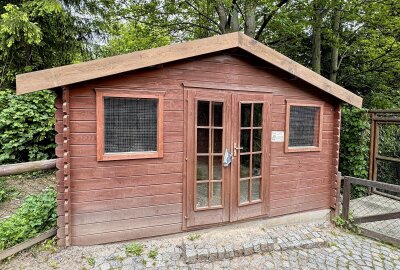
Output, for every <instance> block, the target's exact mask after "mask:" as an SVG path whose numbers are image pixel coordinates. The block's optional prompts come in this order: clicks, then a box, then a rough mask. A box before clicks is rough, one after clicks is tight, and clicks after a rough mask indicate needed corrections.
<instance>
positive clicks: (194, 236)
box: [187, 233, 201, 241]
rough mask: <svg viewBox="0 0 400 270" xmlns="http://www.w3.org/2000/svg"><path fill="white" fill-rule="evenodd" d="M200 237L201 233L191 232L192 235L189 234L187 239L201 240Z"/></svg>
mask: <svg viewBox="0 0 400 270" xmlns="http://www.w3.org/2000/svg"><path fill="white" fill-rule="evenodd" d="M200 238H201V235H200V234H198V233H193V234H191V235H189V236H188V237H187V239H188V240H189V241H196V240H199V239H200Z"/></svg>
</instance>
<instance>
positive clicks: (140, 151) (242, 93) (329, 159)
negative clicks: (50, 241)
mask: <svg viewBox="0 0 400 270" xmlns="http://www.w3.org/2000/svg"><path fill="white" fill-rule="evenodd" d="M42 89H54V90H55V92H56V93H57V99H56V104H55V106H56V119H57V122H56V127H55V128H56V130H57V132H58V134H57V136H56V142H57V144H58V147H57V149H56V155H57V157H58V160H57V168H58V171H57V177H56V178H57V190H58V197H57V199H58V208H57V212H58V220H57V224H58V228H59V229H58V234H57V235H58V238H59V243H60V244H61V245H67V246H69V245H92V244H100V243H107V242H116V241H124V240H130V239H137V238H144V237H151V236H158V235H164V234H172V233H178V232H182V231H186V230H193V229H198V228H203V227H207V226H216V225H221V224H227V223H231V222H237V221H243V220H247V219H252V218H265V219H269V218H273V217H278V216H284V215H288V214H293V213H301V212H306V211H316V210H321V209H326V210H329V209H332V208H335V207H336V200H335V197H336V191H337V189H336V186H337V174H338V159H339V135H340V104H341V103H342V102H347V103H349V104H352V105H354V106H356V107H361V104H362V99H361V98H360V97H358V96H356V95H355V94H353V93H351V92H349V91H348V90H346V89H344V88H342V87H340V86H339V85H336V84H334V83H332V82H331V81H329V80H327V79H325V78H324V77H322V76H320V75H318V74H316V73H314V72H313V71H311V70H309V69H308V68H306V67H304V66H302V65H300V64H298V63H296V62H294V61H293V60H291V59H289V58H287V57H285V56H284V55H282V54H280V53H278V52H276V51H274V50H272V49H271V48H269V47H267V46H265V45H263V44H261V43H259V42H257V41H255V40H254V39H251V38H249V37H247V36H245V35H244V34H241V33H231V34H226V35H221V36H215V37H211V38H206V39H200V40H195V41H190V42H186V43H182V44H174V45H170V46H164V47H160V48H155V49H150V50H145V51H139V52H134V53H130V54H125V55H120V56H114V57H109V58H104V59H100V60H94V61H89V62H85V63H79V64H73V65H67V66H63V67H57V68H52V69H48V70H42V71H36V72H31V73H27V74H21V75H18V76H17V93H18V94H25V93H29V92H33V91H38V90H42Z"/></svg>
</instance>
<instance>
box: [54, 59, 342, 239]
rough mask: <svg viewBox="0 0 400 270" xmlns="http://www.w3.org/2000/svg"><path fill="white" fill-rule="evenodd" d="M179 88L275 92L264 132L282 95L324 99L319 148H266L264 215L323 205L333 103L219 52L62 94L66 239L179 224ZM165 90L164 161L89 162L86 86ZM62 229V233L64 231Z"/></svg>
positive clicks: (281, 114) (130, 235)
mask: <svg viewBox="0 0 400 270" xmlns="http://www.w3.org/2000/svg"><path fill="white" fill-rule="evenodd" d="M183 82H193V83H213V84H218V83H220V84H232V85H233V84H234V85H237V86H246V87H251V86H254V87H257V88H263V89H265V91H267V92H273V105H272V130H281V131H283V130H284V129H285V113H286V105H285V100H286V99H301V100H308V101H312V100H318V101H323V102H324V115H323V134H322V138H323V142H322V143H323V148H322V151H321V152H308V153H285V151H284V143H271V168H270V174H271V183H270V194H269V196H270V198H269V200H270V215H271V216H278V215H284V214H289V213H295V212H301V211H307V210H315V209H327V208H329V207H330V203H331V198H332V196H333V195H334V194H332V186H333V181H334V179H335V174H336V173H337V159H338V143H339V141H338V139H339V135H338V132H339V129H338V127H339V125H340V122H339V117H340V114H339V113H338V110H339V109H338V108H339V107H338V104H339V103H338V101H337V100H336V99H334V98H332V97H330V96H328V95H327V94H323V93H322V91H320V90H319V89H317V88H315V87H313V86H311V85H309V84H307V83H305V82H303V81H301V80H298V79H296V78H294V77H293V76H291V75H288V74H287V73H285V72H283V71H280V70H278V69H277V68H276V67H274V66H272V65H269V64H266V63H265V62H263V61H261V60H258V59H256V58H254V57H252V56H250V55H248V54H246V53H243V52H241V51H227V52H224V53H217V54H211V55H206V56H202V57H197V58H194V59H187V60H183V61H178V62H174V63H169V64H164V65H162V66H157V67H153V68H148V69H143V70H140V71H135V72H128V73H124V74H121V75H118V76H111V77H108V78H103V79H97V80H94V81H89V82H85V83H80V84H77V85H71V86H70V87H69V88H70V96H69V131H70V133H69V143H68V147H69V148H68V152H69V176H70V179H71V182H70V185H71V186H70V191H71V192H70V195H71V197H70V213H71V216H70V218H71V219H70V220H71V221H70V222H71V224H70V225H71V226H70V234H71V238H70V240H71V244H72V245H87V244H97V243H105V242H114V241H122V240H129V239H134V238H142V237H148V236H154V235H162V234H169V233H174V232H179V231H181V230H182V225H183V216H184V215H183V203H184V202H183V192H184V190H183V182H184V181H185V179H184V177H183V175H184V171H183V170H184V166H183V162H184V120H183V119H184V111H183V110H184V94H183V86H182V83H183ZM101 87H104V88H113V89H124V90H125V91H136V90H141V91H142V90H148V91H152V90H153V91H165V103H164V157H163V158H161V159H142V160H120V161H103V162H97V160H96V133H95V132H96V112H95V108H96V107H95V106H96V104H95V91H94V88H101ZM59 102H60V101H59V99H58V100H57V104H56V106H57V127H56V129H57V131H58V135H57V137H56V141H57V143H58V144H59V146H58V148H57V156H58V157H59V160H60V161H59V162H58V163H57V167H58V168H59V171H58V173H57V180H58V185H59V189H58V190H59V200H58V202H59V206H58V213H59V215H60V217H59V219H58V225H59V226H60V229H59V232H58V236H59V237H60V238H61V240H60V243H66V242H65V235H66V234H67V235H68V231H66V230H65V228H68V227H67V226H66V224H65V221H66V219H65V217H64V218H63V214H64V215H65V213H66V210H65V206H64V195H65V194H64V192H65V187H64V186H61V185H62V184H64V183H63V182H62V181H63V180H62V177H61V175H64V171H63V170H64V167H63V166H61V165H62V164H61V163H64V159H63V155H62V154H64V153H65V151H66V150H65V143H64V138H63V134H62V125H63V123H62V121H61V120H60V119H61V118H62V114H63V111H62V108H60V104H59ZM63 228H64V229H63Z"/></svg>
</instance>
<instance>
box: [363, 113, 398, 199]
mask: <svg viewBox="0 0 400 270" xmlns="http://www.w3.org/2000/svg"><path fill="white" fill-rule="evenodd" d="M368 112H369V113H370V115H371V141H370V151H369V153H370V156H369V172H368V178H369V179H370V180H374V181H380V179H378V178H379V177H378V176H379V175H378V162H379V161H380V162H392V163H393V164H396V166H397V167H398V168H400V158H399V157H396V156H387V155H386V154H380V153H381V150H382V149H380V140H383V141H381V143H382V145H381V146H383V145H384V144H385V141H384V140H385V138H381V135H380V131H383V130H384V128H385V126H388V125H395V126H398V127H399V128H400V110H399V109H391V110H369V111H368ZM399 143H400V142H399ZM380 177H382V175H380ZM369 192H370V193H376V194H380V195H383V196H389V197H393V195H390V194H386V193H384V192H380V191H377V190H376V189H375V188H370V189H369Z"/></svg>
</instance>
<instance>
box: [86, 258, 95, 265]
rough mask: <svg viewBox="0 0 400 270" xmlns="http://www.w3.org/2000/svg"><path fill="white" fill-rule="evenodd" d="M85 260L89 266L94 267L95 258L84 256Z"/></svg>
mask: <svg viewBox="0 0 400 270" xmlns="http://www.w3.org/2000/svg"><path fill="white" fill-rule="evenodd" d="M86 261H87V263H88V264H89V265H90V266H91V267H94V266H95V264H96V260H95V259H94V258H93V257H88V258H86Z"/></svg>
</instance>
